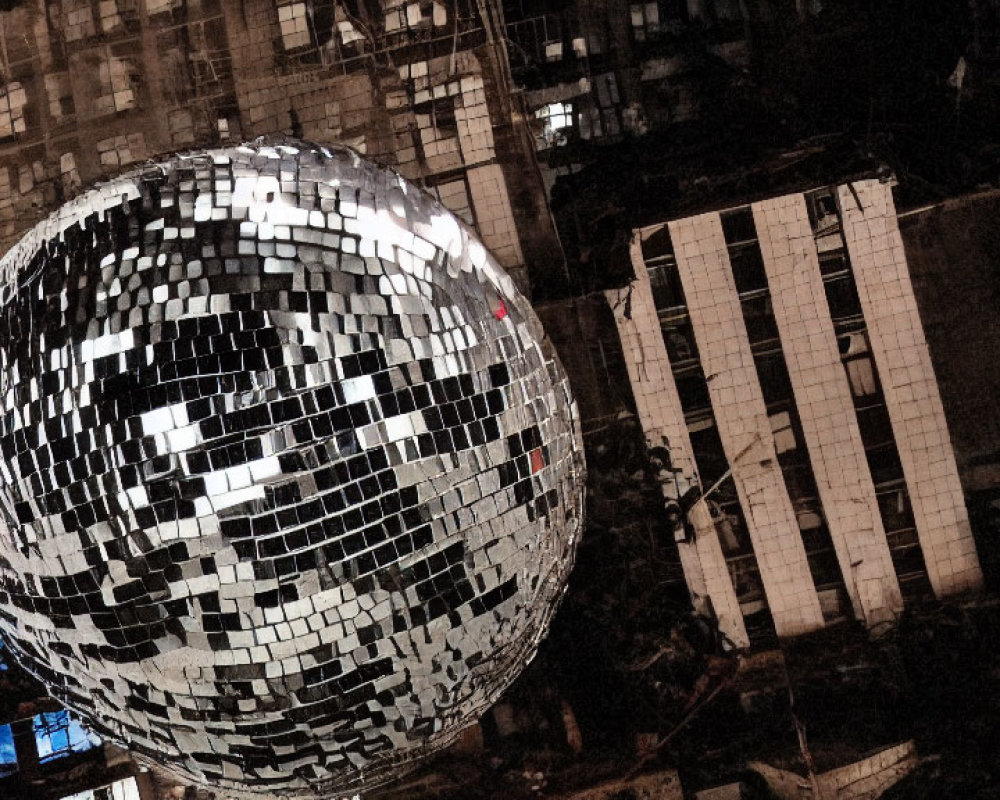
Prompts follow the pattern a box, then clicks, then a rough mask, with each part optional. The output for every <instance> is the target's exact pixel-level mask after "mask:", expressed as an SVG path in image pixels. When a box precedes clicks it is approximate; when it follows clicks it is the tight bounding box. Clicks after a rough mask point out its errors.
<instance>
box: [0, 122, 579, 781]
mask: <svg viewBox="0 0 1000 800" xmlns="http://www.w3.org/2000/svg"><path fill="white" fill-rule="evenodd" d="M0 277H2V289H0V290H2V296H0V303H2V305H0V403H2V408H0V413H2V417H0V448H2V458H0V515H2V522H0V636H2V638H3V641H4V643H5V644H6V645H7V647H8V648H9V649H10V651H11V652H12V653H13V654H14V655H15V656H16V658H17V659H18V660H19V661H20V662H21V663H22V664H23V665H24V666H25V667H26V668H27V669H28V670H30V671H31V672H32V673H34V674H35V675H36V676H38V677H39V678H40V679H41V680H42V681H43V682H44V683H45V685H46V686H47V687H48V688H49V690H50V691H51V693H52V694H53V695H54V696H55V697H57V698H58V699H59V700H61V701H63V702H64V703H65V704H66V705H67V706H68V707H69V708H70V709H71V710H73V711H74V712H76V713H78V714H79V715H80V716H81V717H82V718H83V720H84V721H85V722H86V723H87V724H88V725H90V726H91V727H92V728H94V729H95V730H96V731H97V732H99V733H101V734H103V735H105V736H107V737H109V738H110V739H112V740H114V741H118V742H121V743H124V744H126V745H127V746H128V747H129V748H130V749H131V750H132V751H133V752H135V753H136V754H137V755H138V757H139V758H140V759H143V760H147V761H149V762H154V763H157V764H160V765H162V766H163V767H166V768H167V769H168V770H169V771H170V772H172V773H173V774H175V775H176V776H178V777H180V778H181V779H182V780H185V781H188V782H193V783H197V784H202V785H206V786H210V787H213V788H215V789H218V790H222V791H223V793H224V794H226V795H233V794H235V795H243V794H250V795H255V794H256V795H268V796H271V797H275V796H288V797H298V796H315V795H320V796H322V795H330V794H335V793H339V792H344V791H348V790H353V789H358V788H362V787H370V786H372V785H376V784H378V783H382V782H385V781H388V780H391V779H392V778H393V777H394V776H396V775H399V774H400V773H402V772H403V771H405V770H406V769H407V768H408V766H409V765H411V764H412V762H414V761H415V760H416V759H418V758H419V757H421V756H423V755H425V754H428V753H431V752H433V751H435V750H439V749H440V748H442V747H444V746H445V745H447V744H448V743H449V742H451V741H452V740H453V739H454V737H455V736H456V735H457V734H458V732H459V731H460V730H461V729H462V728H463V727H466V726H467V725H469V724H470V723H471V722H472V721H473V720H475V719H476V718H477V716H478V715H479V714H481V713H482V712H483V711H484V709H486V708H487V707H488V706H489V705H490V703H492V702H493V701H494V700H496V698H497V697H498V695H499V694H500V693H501V692H502V691H503V690H504V689H505V687H507V686H508V685H509V684H510V683H511V681H512V680H513V679H514V678H515V676H516V675H517V674H518V673H519V671H520V670H521V669H522V668H523V667H524V666H525V664H526V663H527V662H528V661H529V660H530V659H531V657H532V655H533V654H534V652H535V649H536V647H537V645H538V643H539V640H540V639H541V637H542V636H543V635H544V633H545V631H546V628H547V626H548V622H549V619H550V617H551V615H552V612H553V609H554V606H555V604H556V602H557V599H558V598H559V596H560V595H561V593H562V591H563V589H564V586H565V582H566V579H567V575H568V573H569V570H570V566H571V563H572V559H573V554H574V550H575V546H576V541H577V537H578V535H579V532H580V527H581V515H582V496H583V490H582V478H583V459H582V445H581V439H580V434H579V425H578V420H577V415H576V410H575V406H574V404H573V401H572V398H571V396H570V392H569V387H568V384H567V380H566V376H565V375H564V373H563V371H562V369H561V368H560V366H559V364H558V362H557V360H556V358H555V356H554V354H553V351H552V349H551V347H550V345H549V344H548V343H547V342H546V341H545V340H544V337H543V334H542V331H541V329H540V325H539V323H538V320H537V318H536V317H535V315H534V314H533V312H532V311H531V309H530V307H529V306H528V304H527V302H526V301H525V300H524V299H523V298H522V297H521V296H520V295H519V294H518V292H517V291H516V289H515V287H514V285H513V283H512V282H511V280H510V278H509V277H508V276H507V275H506V274H504V272H503V271H502V270H501V269H500V268H499V267H498V266H497V264H496V262H495V261H494V260H493V258H492V257H491V256H490V255H489V254H488V253H487V252H486V250H485V249H484V248H483V246H482V244H480V243H479V242H478V241H477V240H476V239H475V237H474V235H473V234H472V233H470V231H469V230H468V229H467V228H465V227H463V226H462V225H460V224H459V223H458V222H457V221H456V220H455V218H454V217H453V216H452V214H450V213H449V212H448V211H447V210H445V209H444V208H443V207H442V206H441V205H440V204H439V203H438V202H437V201H435V200H434V199H432V198H430V197H429V196H428V195H426V194H424V193H422V192H421V191H419V190H417V189H415V188H414V187H413V186H412V185H409V184H407V183H406V182H405V181H403V180H402V179H401V178H400V177H399V176H397V175H395V174H394V173H391V172H389V171H386V170H383V169H379V168H376V167H374V166H373V165H371V164H369V163H366V162H365V161H363V160H362V159H361V158H359V157H358V156H357V155H356V154H354V153H353V152H350V151H347V150H341V149H326V148H323V147H318V146H314V145H307V144H304V143H301V142H295V141H268V140H264V141H259V142H257V143H254V144H251V145H247V146H242V147H236V148H231V149H225V150H214V151H209V152H197V153H190V154H183V155H177V156H174V157H173V158H171V159H169V160H167V161H165V162H163V163H157V164H151V165H148V166H147V167H146V168H143V169H142V170H140V171H137V172H132V173H130V174H127V175H124V176H122V177H120V178H117V179H115V180H112V181H111V182H109V183H105V184H102V185H99V186H97V187H96V188H94V189H91V190H90V191H88V192H86V193H85V194H82V195H81V196H79V197H77V198H76V199H74V200H72V201H71V202H68V203H66V204H65V205H64V206H63V207H62V208H61V209H60V210H59V211H58V212H56V213H55V214H53V215H52V216H51V217H49V218H48V219H47V220H45V221H44V222H42V223H40V224H39V225H37V226H36V227H35V228H34V229H33V230H31V231H30V232H29V233H28V234H27V235H25V237H24V238H23V239H22V240H21V241H20V242H19V243H18V244H17V246H15V247H14V249H13V250H11V251H10V252H9V253H8V254H7V255H6V256H5V257H4V258H3V260H2V261H0Z"/></svg>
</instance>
